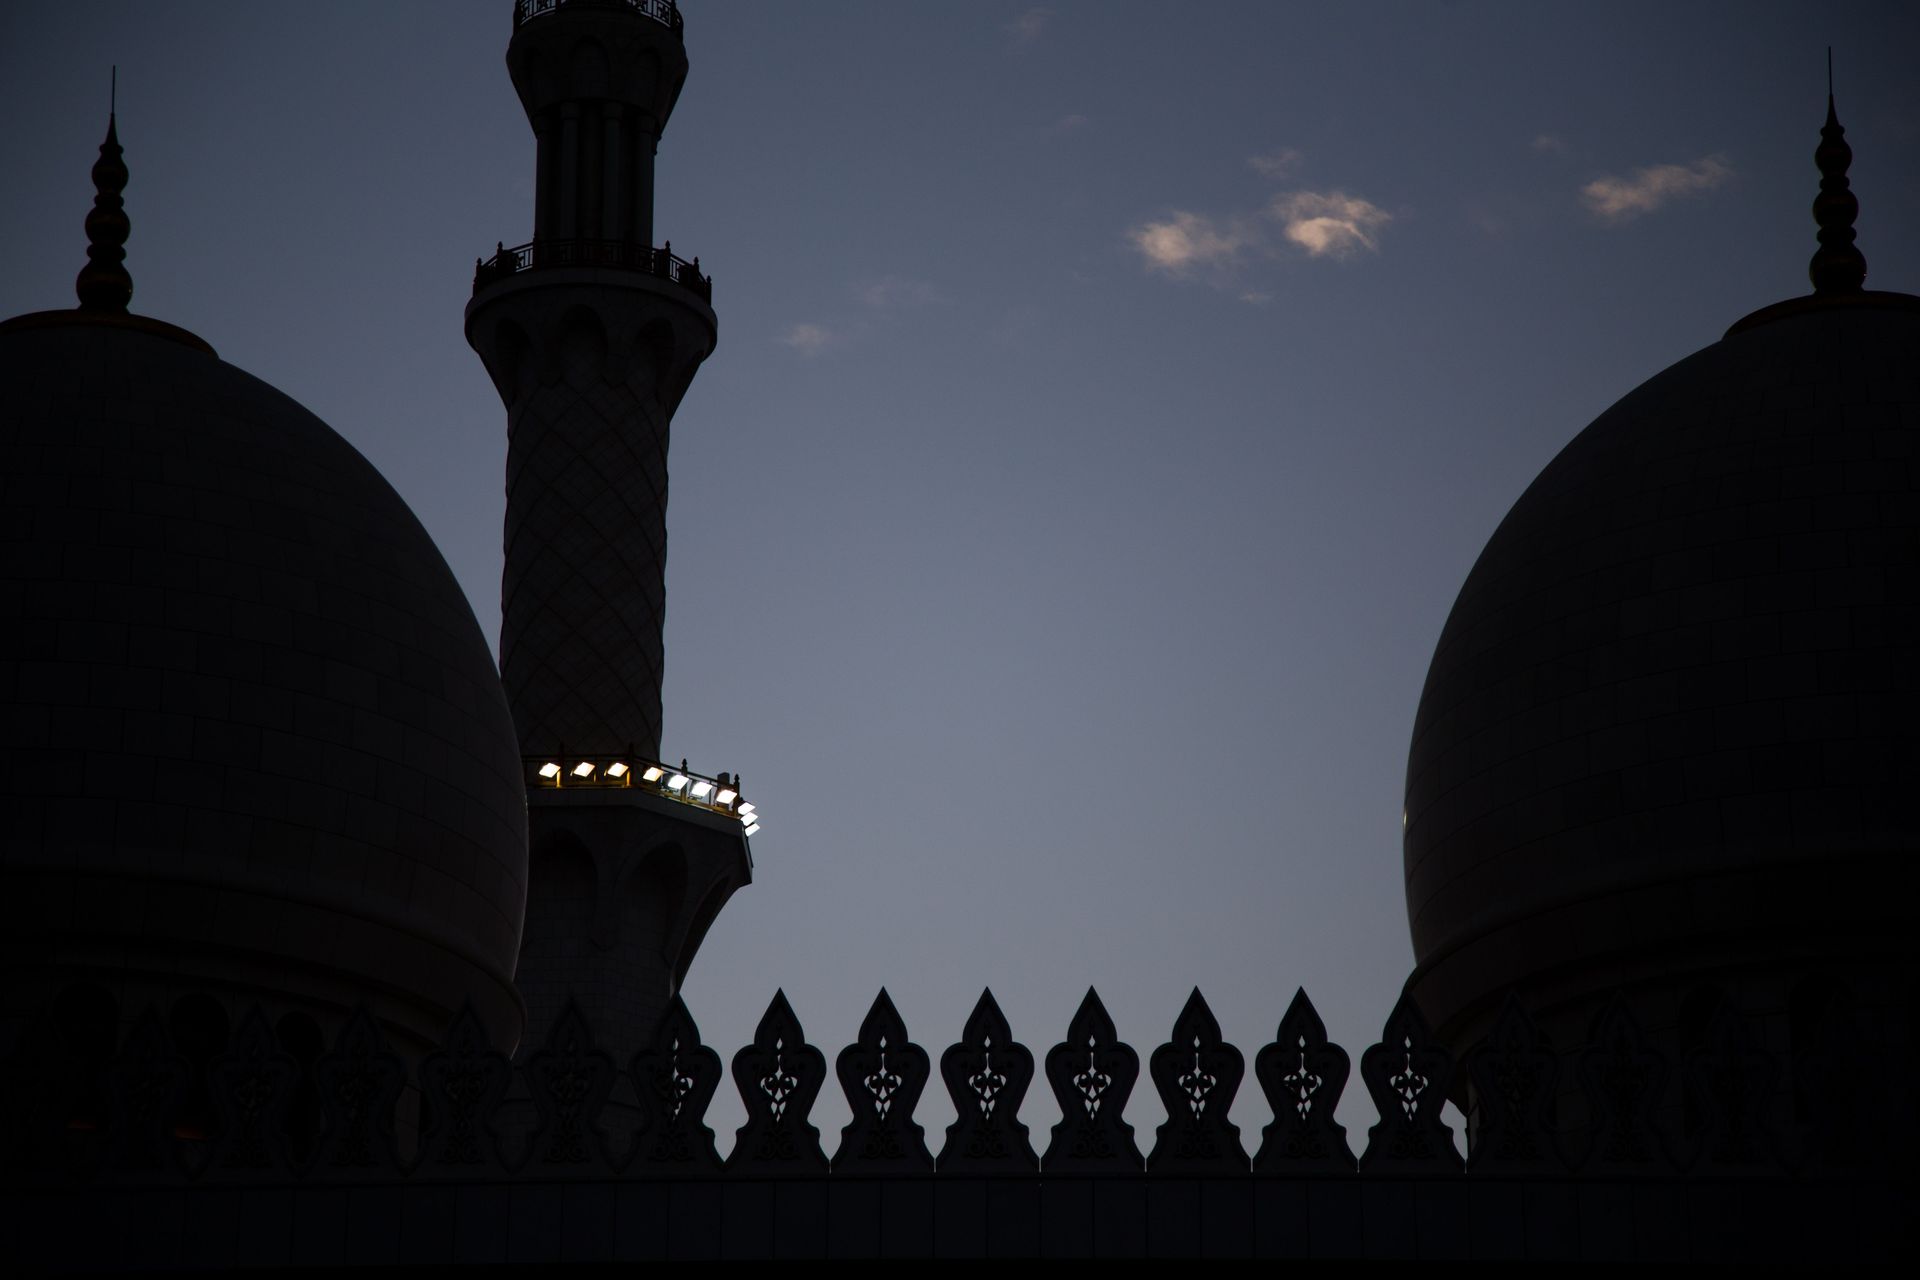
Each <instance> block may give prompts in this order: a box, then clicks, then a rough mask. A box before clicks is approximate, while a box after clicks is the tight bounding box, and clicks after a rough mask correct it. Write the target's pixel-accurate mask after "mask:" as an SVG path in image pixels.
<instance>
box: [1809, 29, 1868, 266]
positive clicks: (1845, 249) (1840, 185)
mask: <svg viewBox="0 0 1920 1280" xmlns="http://www.w3.org/2000/svg"><path fill="white" fill-rule="evenodd" d="M1813 162H1814V163H1815V164H1816V165H1818V166H1819V167H1820V194H1819V195H1817V196H1815V197H1814V200H1813V220H1814V221H1815V222H1817V223H1819V224H1820V248H1819V249H1818V250H1817V251H1816V252H1815V253H1814V255H1813V260H1812V261H1811V262H1809V263H1808V264H1807V276H1808V278H1810V279H1811V280H1812V281H1813V292H1814V295H1815V296H1816V297H1821V296H1830V295H1832V294H1837V293H1859V292H1860V287H1861V285H1862V284H1864V283H1865V282H1866V278H1867V259H1866V257H1865V255H1863V254H1862V253H1861V252H1860V250H1859V249H1857V248H1855V247H1854V243H1853V220H1854V219H1855V218H1857V217H1859V216H1860V202H1859V201H1858V200H1857V199H1855V198H1854V195H1853V192H1852V190H1851V189H1849V187H1848V184H1847V167H1848V166H1849V165H1851V164H1852V163H1853V148H1852V147H1849V146H1848V145H1847V131H1846V130H1845V129H1842V128H1841V127H1840V117H1839V116H1838V115H1836V114H1835V113H1834V109H1833V49H1832V47H1831V46H1829V47H1828V49H1827V122H1826V124H1825V125H1823V126H1821V129H1820V146H1819V148H1818V149H1817V150H1816V151H1815V152H1814V153H1813Z"/></svg>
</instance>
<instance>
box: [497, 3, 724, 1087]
mask: <svg viewBox="0 0 1920 1280" xmlns="http://www.w3.org/2000/svg"><path fill="white" fill-rule="evenodd" d="M681 33H682V24H681V20H680V14H679V11H678V9H677V8H676V7H675V6H674V5H673V4H672V3H670V2H669V0H645V2H644V3H642V2H639V0H636V2H635V3H627V4H606V3H599V2H595V0H571V2H570V0H558V3H554V4H551V5H544V4H543V5H537V6H536V5H516V6H515V9H514V35H513V40H512V42H511V44H510V45H509V46H508V49H507V66H508V68H509V70H510V71H511V72H512V74H513V82H514V87H515V88H516V89H517V90H518V91H519V94H520V99H521V103H522V105H523V106H524V107H525V109H526V114H527V120H528V123H529V124H530V126H531V127H532V128H533V130H534V134H535V137H536V138H537V140H538V144H539V161H538V166H539V179H538V182H539V193H538V196H537V197H536V212H535V217H534V224H535V237H534V240H533V241H532V242H531V243H530V244H528V245H525V246H522V247H520V248H518V249H510V250H505V251H503V252H501V253H499V254H498V255H496V256H495V257H494V258H493V259H492V260H491V261H487V262H482V263H480V264H479V265H478V267H477V269H476V272H475V279H474V295H473V301H472V302H471V303H469V304H468V306H467V315H466V332H467V341H468V342H469V343H470V344H471V345H472V346H473V349H474V350H475V351H476V352H478V353H479V355H480V358H481V359H482V360H483V361H485V363H486V366H487V372H488V373H489V374H490V375H491V376H492V378H493V383H494V387H495V389H496V390H498V391H499V393H500V399H501V401H502V403H503V404H504V405H505V406H506V410H507V477H506V479H507V517H506V529H505V537H504V550H505V559H506V565H505V571H504V574H503V576H502V581H501V627H500V672H501V680H502V683H503V684H504V685H505V687H506V693H507V701H508V705H509V706H510V707H511V708H512V710H513V718H514V726H515V728H516V730H517V731H518V733H519V737H520V746H521V751H522V754H523V757H524V761H525V764H526V769H527V772H526V775H525V777H526V781H527V783H528V823H527V825H528V833H529V841H530V844H531V859H530V867H531V871H530V878H529V887H528V897H527V917H526V926H525V929H524V931H523V935H522V936H523V943H522V947H521V952H520V963H519V970H518V972H517V973H516V975H515V982H516V984H517V985H518V987H519V988H520V992H521V995H522V996H523V997H524V998H525V1000H526V1002H527V1017H528V1022H527V1038H526V1040H525V1041H523V1044H531V1045H536V1046H537V1045H538V1044H539V1043H540V1042H541V1041H542V1040H543V1039H544V1037H545V1034H546V1028H547V1027H548V1026H549V1025H551V1023H552V1021H553V1019H554V1018H555V1017H556V1016H557V1015H558V1014H559V1013H560V1011H561V1010H562V1009H563V1008H564V1006H565V1002H566V1001H567V1000H568V999H573V1000H576V1001H578V1002H579V1004H580V1005H581V1007H582V1009H583V1010H584V1011H585V1012H586V1013H587V1015H588V1017H589V1019H590V1021H591V1022H592V1025H593V1026H594V1027H595V1028H596V1030H597V1032H598V1033H599V1034H600V1035H601V1036H602V1037H603V1046H602V1047H604V1048H607V1049H610V1050H612V1051H613V1052H614V1053H615V1054H616V1056H617V1060H620V1061H625V1055H627V1054H630V1053H632V1052H633V1051H634V1050H635V1049H637V1048H639V1047H640V1046H641V1045H642V1044H643V1043H645V1042H646V1041H647V1040H648V1039H649V1038H650V1036H651V1034H652V1030H653V1027H654V1026H655V1024H656V1023H657V1021H658V1019H659V1016H660V1014H661V1012H662V1011H663V1010H664V1009H665V1008H666V1005H667V1002H668V1001H669V1000H670V999H671V998H672V996H673V995H674V993H675V992H676V990H677V989H678V987H679V983H680V980H681V977H682V975H683V974H684V973H685V971H686V968H687V965H688V964H689V963H690V962H691V960H692V958H693V954H694V951H695V950H696V949H697V948H698V946H699V944H700V940H701V938H702V936H703V935H704V934H705V932H706V929H707V926H708V925H709V924H710V923H711V922H712V920H713V918H714V915H715V914H716V913H717V912H718V911H719V909H720V907H721V906H722V905H723V904H724V903H725V902H726V900H727V898H728V897H729V896H730V895H731V894H732V892H733V891H734V889H736V888H738V887H740V886H741V885H744V884H746V883H747V882H748V881H749V880H750V879H751V877H752V872H751V864H750V862H749V860H748V856H747V845H746V835H745V831H746V829H747V827H748V826H749V825H751V824H750V820H748V821H743V820H742V815H740V814H739V813H738V811H737V806H739V805H741V804H744V803H745V800H744V797H740V796H739V795H738V784H737V781H731V782H728V783H726V784H724V785H718V780H717V779H708V780H706V783H705V790H704V791H703V792H701V794H700V795H695V794H693V790H694V789H693V786H692V785H691V783H690V782H689V780H688V779H685V778H683V779H682V783H683V786H682V788H681V789H680V790H679V791H677V792H676V791H675V790H674V789H673V788H672V787H669V786H667V785H666V783H665V782H664V781H662V779H663V778H664V777H665V776H666V775H663V774H662V773H660V772H659V771H654V775H653V779H652V780H651V782H650V783H649V784H648V785H645V786H642V785H640V782H639V779H640V775H641V774H642V773H643V772H644V771H645V766H646V765H647V764H648V763H651V762H654V761H658V760H659V759H660V753H661V746H660V731H661V724H660V687H661V677H662V672H663V669H664V661H665V654H664V652H663V647H662V634H663V625H664V622H665V618H666V564H667V524H666V516H667V448H668V443H669V440H670V438H671V428H672V423H673V415H674V411H675V410H676V409H677V408H678V407H679V405H680V401H681V398H682V397H683V396H684V395H685V394H686V392H687V388H688V386H689V385H690V384H691V383H692V381H693V378H694V375H695V373H697V372H698V371H699V368H700V365H701V362H702V361H704V360H705V359H706V358H707V356H708V355H709V354H710V353H711V352H712V351H713V347H714V342H715V340H716V335H717V332H718V322H717V320H716V319H715V317H714V313H713V308H712V305H711V296H712V288H711V284H710V283H709V281H708V280H707V279H706V278H705V277H704V276H702V275H701V274H700V273H699V272H698V271H697V270H695V269H694V267H693V266H692V265H691V264H688V263H682V262H679V261H677V260H676V259H673V258H672V257H671V256H670V255H668V254H667V253H666V252H665V251H664V249H656V248H655V247H653V246H652V245H651V244H649V243H648V242H647V238H646V237H647V234H648V233H649V232H650V231H651V229H652V223H653V209H652V191H653V155H654V149H655V146H656V145H657V143H658V140H659V132H660V129H661V128H662V127H663V126H664V125H665V122H666V121H667V119H668V117H669V116H670V115H671V114H672V110H673V104H674V101H675V100H676V99H677V98H678V97H679V93H680V86H681V84H682V83H684V81H685V79H686V74H687V56H686V50H685V47H684V45H683V43H682V38H681ZM576 770H579V771H583V772H576ZM616 770H617V771H616ZM679 773H680V771H679V770H674V771H673V774H674V775H678V774H679ZM723 793H724V794H726V795H728V796H730V797H733V799H731V800H729V801H728V802H726V804H724V805H722V804H719V803H717V802H716V800H715V797H717V796H719V795H721V794H723ZM702 797H704V799H703V798H702Z"/></svg>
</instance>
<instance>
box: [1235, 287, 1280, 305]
mask: <svg viewBox="0 0 1920 1280" xmlns="http://www.w3.org/2000/svg"><path fill="white" fill-rule="evenodd" d="M1240 301H1242V302H1244V303H1246V304H1247V305H1248V306H1250V307H1264V306H1266V305H1267V304H1268V303H1269V302H1272V301H1273V295H1272V294H1270V293H1262V292H1261V291H1260V290H1258V289H1248V290H1247V291H1245V292H1244V293H1242V294H1241V295H1240Z"/></svg>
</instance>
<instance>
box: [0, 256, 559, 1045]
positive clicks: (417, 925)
mask: <svg viewBox="0 0 1920 1280" xmlns="http://www.w3.org/2000/svg"><path fill="white" fill-rule="evenodd" d="M91 229H92V228H91V224H90V230H91ZM82 283H83V289H84V286H85V283H86V277H85V276H84V275H83V278H82ZM84 296H85V295H84V292H83V297H84ZM0 387H4V389H5V390H4V395H5V398H6V401H7V405H6V409H5V412H4V413H0V485H4V489H5V502H4V506H3V507H0V521H3V523H0V557H3V558H4V569H0V578H4V579H5V588H6V592H7V608H6V624H5V626H4V628H0V726H3V727H0V797H4V804H5V807H6V811H7V821H6V823H5V824H4V827H3V828H0V831H3V832H4V834H0V841H4V851H3V855H0V912H3V913H4V929H0V933H3V934H4V937H5V946H6V948H7V952H8V968H7V978H6V983H7V987H8V995H7V1004H8V1009H7V1012H8V1013H9V1014H13V1015H18V1014H19V1013H20V1012H21V1011H22V1010H23V1009H24V1008H26V1007H28V1006H29V1004H30V1002H32V1001H35V1000H43V999H45V998H47V995H48V993H49V992H50V991H52V990H55V989H58V988H60V987H62V986H64V985H66V984H72V983H76V982H77V983H83V984H94V985H97V986H100V987H104V988H106V989H107V990H108V991H109V992H111V993H113V994H114V995H115V996H116V997H117V998H118V1001H119V1006H120V1008H121V1010H122V1016H126V1015H127V1013H128V1012H129V1011H130V1010H131V1011H137V1008H138V1007H139V1006H140V1005H142V1004H144V1003H146V1002H147V1001H148V1000H151V999H157V998H164V997H166V996H168V995H169V993H176V992H181V991H187V990H200V991H206V992H208V993H210V994H213V995H215V996H217V997H221V998H225V999H231V1000H238V1001H245V1002H251V1001H255V1000H258V1001H260V1002H262V1003H263V1004H264V1005H265V1006H266V1007H267V1008H268V1010H269V1012H272V1011H274V1010H276V1009H301V1010H305V1011H307V1012H308V1013H309V1014H310V1015H314V1016H319V1017H321V1018H323V1019H324V1018H326V1017H327V1016H330V1015H334V1016H337V1014H338V1013H339V1012H341V1011H343V1010H346V1009H349V1008H351V1007H352V1006H353V1005H354V1004H355V1003H357V1002H360V1001H365V1002H366V1003H367V1004H368V1005H369V1007H370V1008H372V1009H373V1011H374V1012H375V1014H376V1016H378V1017H379V1018H380V1019H381V1020H382V1021H383V1023H385V1024H386V1026H387V1028H388V1030H389V1032H391V1033H396V1034H397V1037H398V1041H399V1043H402V1044H406V1045H407V1046H408V1047H409V1048H418V1047H421V1046H424V1045H426V1044H430V1043H434V1042H437V1040H438V1038H439V1037H440V1035H441V1034H442V1033H443V1032H444V1030H445V1028H446V1026H447V1024H448V1022H449V1021H450V1020H451V1018H452V1017H453V1016H454V1015H455V1014H456V1013H457V1012H458V1011H459V1009H460V1007H461V1006H462V1004H464V1003H467V1002H471V1003H472V1004H473V1005H474V1007H475V1008H476V1010H478V1011H479V1013H480V1015H481V1017H482V1018H483V1019H484V1020H485V1021H486V1023H487V1024H488V1026H489V1028H490V1030H491V1031H492V1033H493V1034H494V1035H495V1036H496V1037H497V1038H498V1039H500V1040H502V1041H504V1042H506V1043H508V1044H510V1043H512V1041H513V1040H514V1039H515V1038H516V1037H517V1035H518V1033H519V1030H520V1025H521V1022H522V1018H523V1013H522V1006H521V1003H520V998H519V996H518V995H517V994H516V993H515V991H514V988H513V984H512V976H513V970H514V963H515V957H516V953H517V949H518V945H519V936H520V929H521V923H522V914H523V911H524V908H525V893H526V890H525V885H526V878H527V841H526V810H525V794H524V790H523V787H522V783H521V776H520V763H519V755H518V746H517V742H516V738H515V734H514V730H513V725H512V722H511V719H510V717H509V714H508V711H507V706H506V702H505V698H504V696H503V694H502V691H501V688H500V682H499V677H498V674H497V672H496V671H495V669H494V665H493V660H492V656H491V654H490V653H489V651H488V647H487V644H486V641H485V639H484V638H483V636H482V634H481V631H480V628H479V626H478V624H477V623H476V621H475V619H474V616H473V612H472V610H471V608H470V607H469V606H468V603H467V600H466V598H465V596H464V595H463V593H462V592H461V589H460V587H459V585H458V583H457V582H456V581H455V579H454V577H453V574H452V572H451V571H450V570H449V569H448V567H447V564H446V562H445V560H443V559H442V558H441V556H440V553H439V551H438V550H437V549H436V548H435V547H434V545H433V542H432V540H431V539H430V538H429V537H428V535H427V533H426V531H425V530H424V529H423V528H422V527H421V525H420V523H419V521H418V520H416V519H415V518H414V516H413V513H412V512H411V511H409V510H408V508H407V506H406V504H405V502H403V501H402V500H401V498H400V496H399V495H398V494H397V493H395V492H394V490H393V488H392V487H391V486H390V485H388V484H387V483H386V481H385V480H383V479H382V478H381V476H380V475H379V473H378V472H377V471H375V470H374V468H373V467H372V466H371V465H370V464H369V463H368V462H367V461H366V459H365V458H363V457H361V456H360V454H359V453H357V452H356V451H355V450H354V449H353V448H352V446H350V445H349V444H348V443H347V442H346V441H345V440H343V439H341V437H340V436H338V435H336V434H335V433H334V432H333V431H332V430H331V429H329V428H328V427H327V426H326V424H324V423H322V422H321V421H320V420H319V419H318V418H316V417H314V415H312V414H311V413H309V412H307V411H306V410H305V409H303V408H302V407H301V406H300V405H298V404H296V403H295V402H294V401H292V400H291V399H289V398H288V397H286V396H285V395H282V394H281V393H280V392H278V391H276V390H274V389H273V388H272V387H270V386H268V385H267V384H265V383H264V382H261V381H260V380H259V379H257V378H254V377H251V376H249V375H248V374H246V373H243V372H242V371H240V370H239V369H236V368H234V367H233V366H231V365H229V364H226V363H224V362H222V361H221V360H219V359H218V358H216V357H215V356H214V355H213V354H212V352H211V351H210V350H209V349H208V348H206V346H205V344H204V343H200V342H199V341H198V340H197V339H195V338H193V337H192V336H191V335H188V334H185V333H184V332H183V331H181V330H178V329H173V328H172V327H171V326H167V325H164V324H160V323H158V322H154V321H147V320H143V319H142V318H140V317H135V316H128V315H126V314H125V313H124V312H119V313H117V314H106V315H99V314H89V313H88V312H87V311H86V310H85V309H82V310H80V311H74V312H48V313H40V314H39V315H37V316H28V317H20V318H18V319H16V320H14V321H11V322H8V323H7V324H6V325H5V326H4V327H0Z"/></svg>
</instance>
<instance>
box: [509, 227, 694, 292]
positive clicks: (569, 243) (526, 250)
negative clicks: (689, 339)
mask: <svg viewBox="0 0 1920 1280" xmlns="http://www.w3.org/2000/svg"><path fill="white" fill-rule="evenodd" d="M554 267H611V268H613V269H614V270H616V271H643V272H645V273H646V274H648V275H650V276H658V277H659V278H660V279H662V280H671V281H672V282H673V283H675V284H677V285H679V286H680V287H681V288H683V289H689V290H691V291H692V292H694V293H695V294H698V295H699V297H700V300H701V301H702V302H706V303H711V302H712V301H713V277H712V276H709V275H706V274H703V273H702V272H701V270H700V259H699V258H695V259H693V260H692V261H691V262H689V261H687V260H686V259H685V258H681V257H678V256H676V255H675V254H674V252H673V242H672V241H671V240H669V241H668V242H667V243H666V245H665V246H664V247H662V248H659V249H655V248H653V247H651V246H650V245H644V244H634V243H633V242H632V241H629V240H530V241H528V242H527V243H526V244H517V245H515V246H513V247H512V248H511V249H509V248H507V247H506V246H505V245H500V246H498V247H496V248H495V250H494V254H493V256H492V257H491V258H475V259H474V262H473V291H474V292H475V293H479V292H480V291H481V290H482V289H484V288H486V287H487V286H488V285H490V284H493V283H494V282H496V281H499V280H505V279H506V278H508V277H509V276H512V275H516V274H518V273H519V272H522V271H544V270H548V269H550V268H554Z"/></svg>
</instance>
